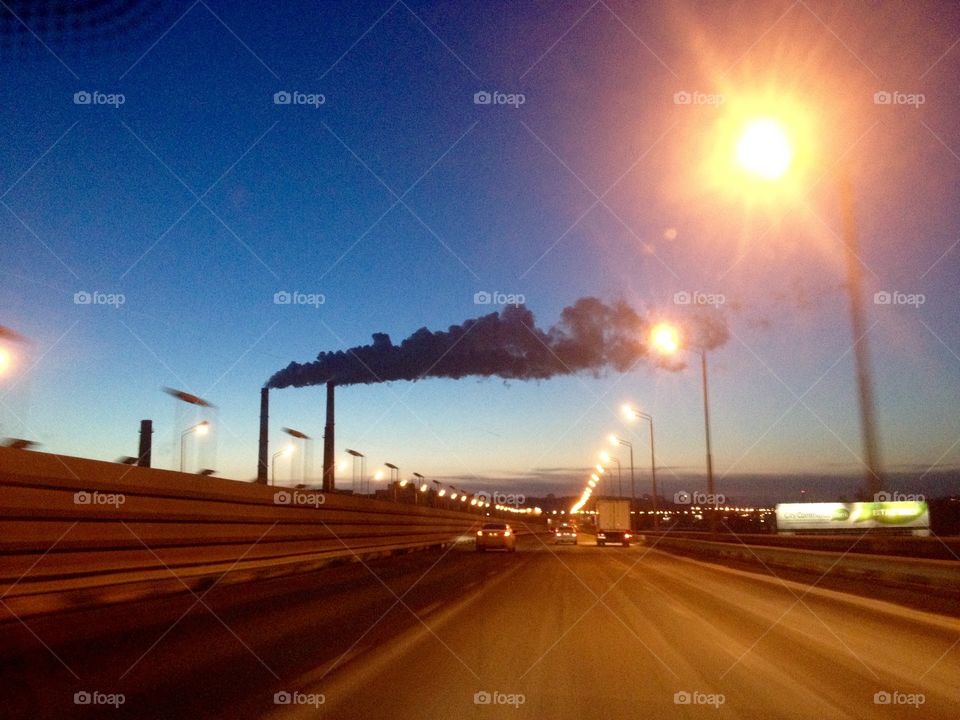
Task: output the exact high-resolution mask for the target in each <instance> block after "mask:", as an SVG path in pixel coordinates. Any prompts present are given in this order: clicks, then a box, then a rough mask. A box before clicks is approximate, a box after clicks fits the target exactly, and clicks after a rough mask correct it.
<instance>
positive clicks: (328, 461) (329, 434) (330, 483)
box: [323, 382, 336, 492]
mask: <svg viewBox="0 0 960 720" xmlns="http://www.w3.org/2000/svg"><path fill="white" fill-rule="evenodd" d="M333 388H334V384H333V383H332V382H328V383H327V424H326V425H325V426H324V428H323V491H324V492H333V487H334V477H333V474H334V470H335V469H336V468H335V467H334V464H335V463H334V459H333V453H334V444H333V415H334V412H333V394H334V393H333Z"/></svg>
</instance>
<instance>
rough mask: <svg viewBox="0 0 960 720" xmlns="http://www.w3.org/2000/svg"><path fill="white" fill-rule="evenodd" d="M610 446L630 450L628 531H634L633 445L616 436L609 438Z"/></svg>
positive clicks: (635, 500)
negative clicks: (621, 446) (619, 446)
mask: <svg viewBox="0 0 960 720" xmlns="http://www.w3.org/2000/svg"><path fill="white" fill-rule="evenodd" d="M610 444H611V445H623V446H624V447H626V448H628V449H629V450H630V529H631V530H636V527H635V525H636V523H635V522H634V519H633V512H634V510H636V505H637V486H636V483H635V482H634V475H633V443H632V442H630V441H629V440H624V439H623V438H622V437H617V436H616V435H611V436H610Z"/></svg>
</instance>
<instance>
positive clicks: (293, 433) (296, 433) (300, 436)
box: [282, 427, 310, 483]
mask: <svg viewBox="0 0 960 720" xmlns="http://www.w3.org/2000/svg"><path fill="white" fill-rule="evenodd" d="M282 430H283V432H285V433H286V434H287V435H289V436H290V437H292V438H296V439H297V440H303V458H302V464H303V480H302V482H303V483H306V482H307V456H308V455H309V454H310V453H309V452H308V450H307V448H308V446H309V443H310V436H309V435H307V434H306V433H304V432H300V431H299V430H294V429H293V428H288V427H285V428H282Z"/></svg>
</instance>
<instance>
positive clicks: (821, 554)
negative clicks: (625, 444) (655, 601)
mask: <svg viewBox="0 0 960 720" xmlns="http://www.w3.org/2000/svg"><path fill="white" fill-rule="evenodd" d="M641 537H642V538H643V541H644V542H645V543H646V544H648V545H654V544H655V546H656V549H658V550H664V551H666V552H675V553H679V554H683V555H689V556H693V557H701V558H708V559H716V560H734V561H738V562H746V563H749V564H753V565H757V566H758V567H764V566H766V567H769V568H771V569H786V570H798V571H802V572H808V573H814V574H816V575H828V574H829V576H831V577H834V578H843V579H848V580H855V581H858V582H862V583H868V584H869V583H880V584H884V585H889V586H896V587H903V588H910V589H915V590H916V589H919V590H923V591H924V592H930V593H934V594H936V595H938V596H946V597H954V598H956V599H958V600H960V563H958V562H956V561H951V560H929V559H925V558H908V557H901V556H893V555H871V554H865V553H852V552H847V553H844V552H833V551H827V550H809V549H798V548H788V547H772V546H764V545H752V544H743V543H742V542H739V541H738V542H714V541H709V540H695V539H691V538H680V537H663V536H660V537H656V536H653V535H652V534H646V535H641ZM744 542H746V541H744Z"/></svg>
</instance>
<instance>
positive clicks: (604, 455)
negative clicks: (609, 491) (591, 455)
mask: <svg viewBox="0 0 960 720" xmlns="http://www.w3.org/2000/svg"><path fill="white" fill-rule="evenodd" d="M600 459H601V460H602V461H603V462H605V463H616V464H617V486H618V487H619V493H620V496H621V497H622V496H623V473H622V471H621V468H620V458H618V457H614V456H613V455H611V454H610V453H608V452H607V451H606V450H604V451H603V452H601V453H600Z"/></svg>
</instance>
